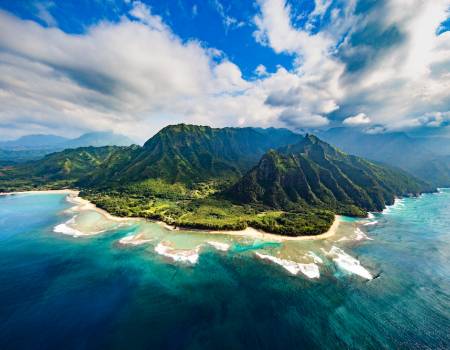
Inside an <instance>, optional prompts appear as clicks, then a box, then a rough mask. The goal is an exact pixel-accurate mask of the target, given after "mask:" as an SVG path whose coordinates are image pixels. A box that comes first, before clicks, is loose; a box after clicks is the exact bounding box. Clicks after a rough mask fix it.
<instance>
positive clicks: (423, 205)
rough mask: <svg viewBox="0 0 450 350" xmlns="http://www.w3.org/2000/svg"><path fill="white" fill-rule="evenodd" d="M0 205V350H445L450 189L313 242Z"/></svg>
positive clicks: (55, 202)
mask: <svg viewBox="0 0 450 350" xmlns="http://www.w3.org/2000/svg"><path fill="white" fill-rule="evenodd" d="M71 207H73V204H71V203H69V202H68V201H67V200H66V196H65V195H62V194H20V195H11V196H1V197H0V349H449V348H450V190H448V189H443V190H441V191H440V192H439V193H435V194H425V195H422V196H420V197H419V198H407V199H403V200H399V201H396V204H395V205H394V206H392V207H389V208H388V209H387V210H385V211H384V212H383V213H381V214H374V215H373V216H372V217H371V218H370V219H367V220H363V221H361V220H360V221H358V220H354V219H350V218H344V219H343V222H342V223H341V224H340V226H339V229H338V233H337V234H336V235H335V236H333V237H330V238H327V239H326V240H323V241H301V242H270V241H259V240H255V239H253V238H248V237H247V238H246V237H234V236H228V235H208V234H205V233H200V232H181V231H169V230H167V229H166V228H164V227H163V226H161V225H158V224H156V223H150V222H143V221H130V222H119V221H111V220H107V219H105V218H104V217H102V215H101V214H99V213H97V212H95V211H84V212H76V211H74V209H71Z"/></svg>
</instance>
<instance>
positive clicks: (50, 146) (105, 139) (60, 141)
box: [0, 132, 133, 163]
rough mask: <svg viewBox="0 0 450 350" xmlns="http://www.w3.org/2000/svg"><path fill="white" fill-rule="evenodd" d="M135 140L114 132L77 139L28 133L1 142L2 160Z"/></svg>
mask: <svg viewBox="0 0 450 350" xmlns="http://www.w3.org/2000/svg"><path fill="white" fill-rule="evenodd" d="M131 144H133V141H132V140H131V139H129V138H128V137H126V136H124V135H120V134H115V133H112V132H91V133H87V134H83V135H81V136H80V137H77V138H75V139H68V138H65V137H61V136H55V135H27V136H23V137H20V138H18V139H17V140H12V141H4V142H0V162H3V163H11V162H13V163H24V162H28V161H33V160H37V159H41V158H43V157H44V156H45V155H47V154H50V153H55V152H60V151H63V150H65V149H69V148H79V147H89V146H94V147H103V146H129V145H131Z"/></svg>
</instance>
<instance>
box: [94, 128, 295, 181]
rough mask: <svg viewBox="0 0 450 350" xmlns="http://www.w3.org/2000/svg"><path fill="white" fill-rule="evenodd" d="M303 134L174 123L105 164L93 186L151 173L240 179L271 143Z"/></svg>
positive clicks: (161, 176) (192, 178)
mask: <svg viewBox="0 0 450 350" xmlns="http://www.w3.org/2000/svg"><path fill="white" fill-rule="evenodd" d="M300 139H301V136H300V135H298V134H294V133H292V132H290V131H288V130H285V129H267V130H265V129H255V128H223V129H215V128H210V127H207V126H196V125H185V124H179V125H172V126H168V127H166V128H164V129H162V130H161V131H160V132H159V133H157V134H156V135H155V136H153V137H152V138H151V139H150V140H148V141H147V142H146V143H145V144H144V146H143V147H140V148H138V149H136V150H135V151H134V153H133V154H127V155H124V156H123V157H122V158H123V159H118V160H117V161H114V162H110V163H108V164H106V165H105V167H102V168H100V169H99V170H98V171H97V172H96V173H95V174H94V175H93V177H92V178H91V180H90V181H89V183H88V185H89V186H95V187H99V186H106V187H110V186H111V184H123V183H124V182H138V181H142V180H146V179H149V178H159V179H163V180H166V181H167V182H169V183H174V182H183V183H186V184H191V185H192V184H196V183H198V182H202V181H209V180H211V179H218V180H225V181H232V180H237V179H238V178H239V176H241V175H242V172H245V171H247V170H248V169H250V168H251V167H252V166H253V165H254V164H255V163H256V162H257V161H258V160H259V158H260V157H261V156H262V155H263V154H264V153H265V152H267V150H269V149H270V148H278V147H282V146H286V145H288V144H291V143H293V142H297V141H299V140H300Z"/></svg>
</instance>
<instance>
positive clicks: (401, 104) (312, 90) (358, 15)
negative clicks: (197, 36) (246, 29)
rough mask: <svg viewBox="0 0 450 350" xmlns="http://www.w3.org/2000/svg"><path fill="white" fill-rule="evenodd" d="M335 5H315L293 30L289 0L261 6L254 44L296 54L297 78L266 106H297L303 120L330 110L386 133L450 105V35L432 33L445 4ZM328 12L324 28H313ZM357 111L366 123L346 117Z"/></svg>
mask: <svg viewBox="0 0 450 350" xmlns="http://www.w3.org/2000/svg"><path fill="white" fill-rule="evenodd" d="M339 3H340V2H339V1H334V2H333V1H326V0H316V1H315V9H314V11H313V12H312V13H311V14H309V17H308V20H307V21H306V24H305V25H304V26H303V27H301V28H294V26H293V25H292V14H291V8H290V6H289V5H288V3H287V1H285V0H259V1H258V4H259V6H260V13H259V14H258V15H257V16H256V17H255V19H254V21H255V24H256V26H257V30H256V31H255V33H254V36H255V39H256V40H257V41H258V42H259V43H261V44H262V45H267V46H270V47H271V48H272V49H273V50H274V51H275V52H277V53H288V54H291V55H293V57H294V58H295V69H294V70H293V71H292V72H291V73H292V74H294V75H296V77H297V78H293V79H290V82H291V83H290V84H289V83H287V84H286V85H285V86H284V87H283V88H282V89H281V90H279V91H272V92H271V93H270V94H269V96H268V98H267V100H266V103H267V104H269V105H272V106H278V107H281V106H285V107H286V108H291V107H292V106H301V107H302V110H303V111H304V112H305V115H316V114H318V115H323V116H324V117H327V116H328V114H329V113H330V112H333V118H338V119H341V120H346V122H345V124H346V125H351V124H349V123H352V124H353V125H354V124H355V123H358V122H363V123H367V121H369V122H370V121H371V122H373V123H374V124H379V125H383V126H384V127H385V128H386V130H397V129H405V128H413V127H418V126H433V125H434V124H435V123H437V122H438V121H436V122H431V123H426V122H423V120H424V117H423V116H424V115H425V114H426V113H427V112H429V111H430V110H432V111H439V112H441V113H442V112H445V111H448V110H449V106H450V93H449V91H450V73H449V72H450V32H443V33H441V34H440V35H438V34H437V33H438V29H439V28H440V24H441V23H442V22H443V21H444V20H445V19H446V18H447V17H448V15H449V12H448V9H449V8H450V1H449V0H437V1H422V0H411V1H406V2H405V1H402V0H386V1H384V2H379V3H376V4H374V5H373V6H372V9H369V10H365V11H361V10H360V11H359V12H357V11H356V10H355V9H356V5H357V4H356V2H355V1H346V2H344V5H345V6H337V5H336V4H339ZM341 4H342V3H341ZM327 12H328V13H329V18H330V21H329V23H328V24H326V25H324V26H322V27H321V28H319V30H313V29H314V23H315V20H316V19H317V18H319V19H321V18H323V16H324V15H325V14H326V13H327ZM319 101H320V102H319ZM321 105H323V106H324V107H323V108H322V110H319V108H320V106H321ZM358 109H359V110H361V109H364V110H365V111H367V113H368V114H369V115H370V116H371V117H370V120H369V119H368V117H366V118H362V117H361V116H360V117H358V118H355V119H345V118H346V116H348V115H349V114H351V113H353V114H357V113H358ZM426 119H427V118H425V120H426ZM438 119H439V118H438Z"/></svg>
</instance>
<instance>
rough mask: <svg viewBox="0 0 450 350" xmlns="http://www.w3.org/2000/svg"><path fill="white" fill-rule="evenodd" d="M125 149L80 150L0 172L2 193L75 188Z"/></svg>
mask: <svg viewBox="0 0 450 350" xmlns="http://www.w3.org/2000/svg"><path fill="white" fill-rule="evenodd" d="M125 149H126V147H116V146H106V147H81V148H76V149H67V150H64V151H62V152H56V153H52V154H49V155H47V156H45V157H44V158H43V159H41V160H36V161H32V162H27V163H23V164H18V165H9V166H4V167H2V168H0V192H7V191H14V190H32V189H36V188H45V189H50V188H53V189H59V188H67V187H70V186H74V185H75V182H77V181H79V179H80V178H83V177H85V176H86V175H88V174H89V173H91V172H92V171H94V170H95V169H97V168H98V167H99V166H100V164H102V163H104V162H105V161H106V160H107V159H108V158H109V157H111V156H112V155H113V154H115V153H116V152H122V151H124V150H125Z"/></svg>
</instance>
